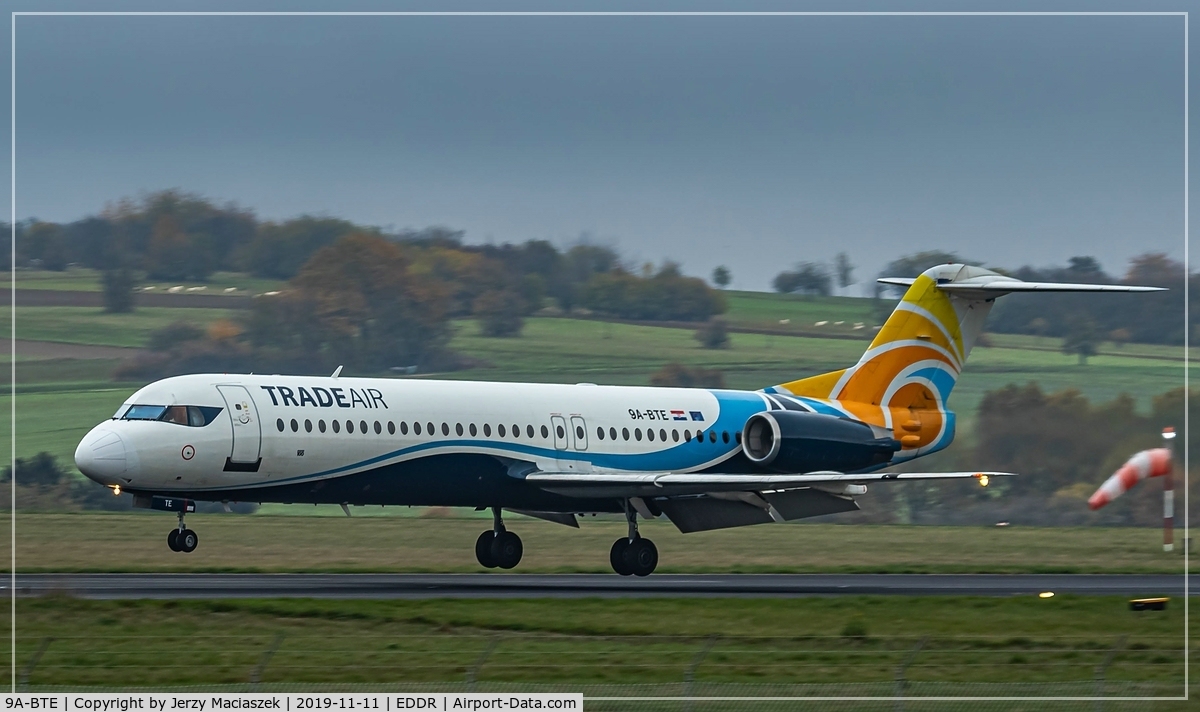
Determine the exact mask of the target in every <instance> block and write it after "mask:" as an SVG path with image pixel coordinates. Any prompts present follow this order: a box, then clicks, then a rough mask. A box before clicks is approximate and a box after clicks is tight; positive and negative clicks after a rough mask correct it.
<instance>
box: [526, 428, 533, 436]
mask: <svg viewBox="0 0 1200 712" xmlns="http://www.w3.org/2000/svg"><path fill="white" fill-rule="evenodd" d="M525 434H526V435H528V436H529V437H531V438H532V437H533V426H532V425H526V426H525Z"/></svg>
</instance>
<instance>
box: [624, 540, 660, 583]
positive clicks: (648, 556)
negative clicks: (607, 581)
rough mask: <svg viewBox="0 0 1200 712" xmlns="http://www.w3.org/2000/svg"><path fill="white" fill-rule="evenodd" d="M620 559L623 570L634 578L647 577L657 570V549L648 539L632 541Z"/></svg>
mask: <svg viewBox="0 0 1200 712" xmlns="http://www.w3.org/2000/svg"><path fill="white" fill-rule="evenodd" d="M621 559H622V563H623V564H624V565H625V569H626V570H628V571H629V572H630V573H631V574H633V575H634V576H649V575H650V574H652V573H654V569H656V568H658V547H656V546H655V545H654V542H652V541H650V540H649V539H642V538H638V539H634V540H633V541H632V542H630V544H629V547H628V548H627V549H625V551H624V552H623V554H622V556H621Z"/></svg>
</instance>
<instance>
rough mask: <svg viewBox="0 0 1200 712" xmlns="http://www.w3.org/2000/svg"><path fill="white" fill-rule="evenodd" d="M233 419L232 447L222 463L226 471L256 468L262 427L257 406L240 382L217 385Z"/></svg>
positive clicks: (251, 470) (248, 470)
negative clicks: (236, 384)
mask: <svg viewBox="0 0 1200 712" xmlns="http://www.w3.org/2000/svg"><path fill="white" fill-rule="evenodd" d="M217 390H218V391H220V393H221V397H222V398H224V399H225V405H226V406H227V410H228V412H229V417H230V420H231V421H233V447H232V448H231V449H230V452H229V458H228V460H226V463H225V470H226V471H227V472H257V471H258V465H259V463H260V462H262V457H261V456H260V453H261V451H262V428H261V426H260V424H259V421H258V408H257V407H255V405H254V400H253V399H252V398H251V397H250V392H249V391H247V390H246V388H245V387H244V386H217Z"/></svg>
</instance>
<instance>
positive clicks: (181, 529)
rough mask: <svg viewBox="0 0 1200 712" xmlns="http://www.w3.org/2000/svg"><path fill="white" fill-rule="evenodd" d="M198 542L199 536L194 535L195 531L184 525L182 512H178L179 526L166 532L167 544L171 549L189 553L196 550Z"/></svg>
mask: <svg viewBox="0 0 1200 712" xmlns="http://www.w3.org/2000/svg"><path fill="white" fill-rule="evenodd" d="M199 544H200V537H198V536H196V532H194V531H192V530H191V529H188V528H187V527H185V526H184V524H183V512H180V513H179V526H178V527H176V528H174V529H172V530H171V533H170V534H167V546H169V547H171V551H182V552H183V553H185V554H190V553H192V552H193V551H195V550H196V547H197V546H199Z"/></svg>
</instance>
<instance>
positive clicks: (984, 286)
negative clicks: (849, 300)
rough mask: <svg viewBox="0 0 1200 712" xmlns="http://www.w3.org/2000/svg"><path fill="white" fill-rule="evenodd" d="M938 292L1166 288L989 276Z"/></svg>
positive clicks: (900, 282) (891, 280)
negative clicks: (1033, 280) (1026, 280)
mask: <svg viewBox="0 0 1200 712" xmlns="http://www.w3.org/2000/svg"><path fill="white" fill-rule="evenodd" d="M876 281H878V282H880V283H881V284H891V285H895V286H897V287H909V286H912V283H913V282H915V281H916V280H915V279H911V278H908V277H880V278H879V279H878V280H876ZM937 288H938V289H940V290H942V291H943V292H949V293H951V294H961V295H963V296H966V297H971V296H977V297H984V298H991V297H998V296H1001V295H1004V294H1011V293H1013V292H1165V291H1167V290H1166V288H1165V287H1137V286H1133V285H1128V284H1078V283H1071V282H1025V281H1022V280H1019V279H1013V278H1012V277H1005V276H1003V275H997V274H989V275H985V276H981V277H975V278H971V279H965V280H962V281H955V282H950V281H946V282H944V283H939V284H938V285H937Z"/></svg>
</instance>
